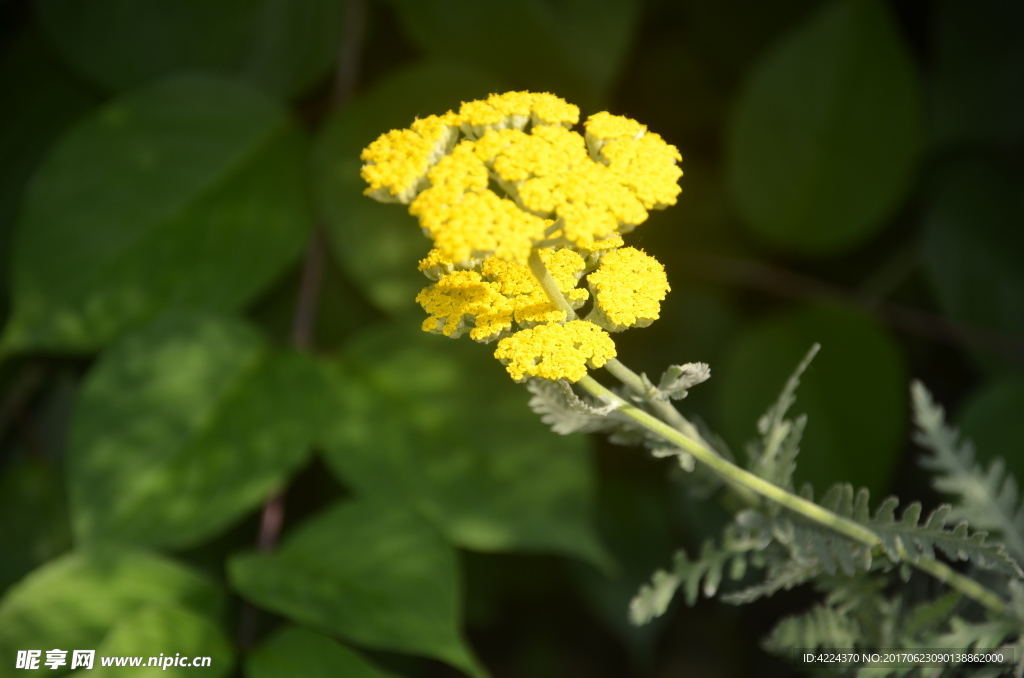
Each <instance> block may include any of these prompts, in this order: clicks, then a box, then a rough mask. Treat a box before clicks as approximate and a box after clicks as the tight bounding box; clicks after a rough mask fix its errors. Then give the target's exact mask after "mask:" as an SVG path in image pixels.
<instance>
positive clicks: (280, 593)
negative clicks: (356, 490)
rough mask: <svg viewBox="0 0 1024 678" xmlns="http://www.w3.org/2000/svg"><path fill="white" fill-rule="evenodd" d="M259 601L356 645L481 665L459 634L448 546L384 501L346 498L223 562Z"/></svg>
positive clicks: (469, 667)
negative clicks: (267, 551)
mask: <svg viewBox="0 0 1024 678" xmlns="http://www.w3.org/2000/svg"><path fill="white" fill-rule="evenodd" d="M228 573H229V576H230V579H231V583H232V585H233V586H234V587H235V588H236V589H237V590H238V591H239V592H241V594H242V595H243V596H245V597H246V598H247V599H249V600H251V601H252V602H254V603H256V604H257V605H259V606H260V607H263V608H266V609H268V610H272V611H274V612H277V613H279V614H282V615H285V616H286V617H288V618H290V619H292V620H294V621H296V622H299V623H301V624H304V625H307V626H310V627H312V628H314V629H317V630H320V631H323V632H324V633H330V634H335V635H339V636H342V637H344V638H346V639H349V640H351V641H353V642H355V643H358V644H360V645H365V646H367V647H371V648H374V649H378V650H391V651H395V652H403V653H408V654H418V655H424V656H428V657H436V658H438V659H442V660H444V661H446V662H448V663H449V664H451V665H452V666H456V667H458V668H460V669H462V670H464V671H466V672H467V673H469V674H471V675H474V676H482V675H484V672H483V670H482V669H481V668H480V667H479V666H478V665H477V663H476V661H475V660H474V659H473V657H472V655H471V654H470V651H469V650H468V649H467V647H466V645H465V643H464V642H463V640H462V639H461V638H460V636H459V632H458V625H459V620H458V611H459V573H458V565H457V562H456V560H455V552H454V551H453V550H452V548H451V547H450V546H448V544H447V543H445V541H444V540H443V539H442V538H441V536H440V535H439V534H438V533H437V532H436V531H435V530H434V528H433V527H431V525H430V524H429V523H427V522H426V521H425V520H423V519H422V518H420V517H419V516H417V515H415V514H414V513H411V512H409V511H407V510H405V509H404V508H403V507H401V506H398V505H395V504H393V503H390V502H386V501H381V502H379V503H378V502H374V503H369V502H346V503H344V504H341V505H338V506H335V507H333V508H330V509H327V510H326V511H324V512H323V513H321V514H319V515H318V516H316V517H315V518H313V519H312V520H311V521H309V522H307V523H305V524H303V525H302V526H301V527H299V528H298V529H297V530H296V531H295V532H294V533H292V534H291V535H289V536H288V538H287V539H286V540H285V542H284V544H283V545H282V547H281V548H279V549H278V550H277V551H276V552H274V553H273V554H272V555H263V554H245V555H239V556H236V557H234V558H232V559H231V560H230V561H229V563H228Z"/></svg>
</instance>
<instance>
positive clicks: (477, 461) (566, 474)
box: [323, 323, 610, 569]
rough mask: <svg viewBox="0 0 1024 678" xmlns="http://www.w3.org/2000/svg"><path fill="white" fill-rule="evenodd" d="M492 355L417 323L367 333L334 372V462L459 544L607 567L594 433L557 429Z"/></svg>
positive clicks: (328, 456)
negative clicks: (597, 526)
mask: <svg viewBox="0 0 1024 678" xmlns="http://www.w3.org/2000/svg"><path fill="white" fill-rule="evenodd" d="M474 349H476V350H474ZM487 353H488V352H487V350H486V349H483V350H481V347H479V346H476V345H473V346H468V347H467V346H465V345H460V344H457V343H455V342H448V341H442V340H439V339H438V338H437V337H434V336H430V335H426V334H424V333H423V332H421V331H419V328H418V327H416V324H415V323H394V324H392V325H390V326H385V327H382V328H379V329H374V330H369V331H367V332H365V333H363V334H362V335H360V336H357V337H356V338H355V339H354V340H353V342H352V344H351V345H350V347H349V349H348V350H347V351H346V352H345V353H344V354H343V356H342V360H341V361H340V362H339V363H338V364H337V365H336V368H335V370H334V373H333V377H334V389H335V393H336V398H337V399H338V409H337V411H338V415H337V416H336V417H335V419H334V420H333V422H332V424H331V425H330V427H329V428H328V429H327V431H326V433H325V436H324V440H323V447H324V453H325V460H326V461H327V463H328V465H329V466H330V467H331V469H332V470H333V471H335V473H337V474H338V476H339V478H340V479H341V480H342V481H343V482H344V483H346V484H349V485H351V486H352V487H353V489H354V490H355V491H356V493H357V494H359V495H360V496H366V497H367V498H369V497H387V498H388V500H389V501H392V502H395V503H396V504H401V505H404V506H407V507H409V508H410V509H412V510H414V511H417V512H419V513H420V514H421V515H423V516H424V517H426V518H427V519H428V520H429V521H430V522H431V523H433V524H434V525H435V526H436V528H437V529H438V530H440V532H441V533H442V534H444V535H445V536H446V537H447V538H448V539H449V540H450V541H451V542H452V543H453V544H455V545H458V546H462V547H464V548H469V549H474V550H480V551H533V552H546V553H560V554H564V555H571V556H576V557H579V558H583V559H585V560H588V561H590V562H591V563H592V564H595V565H597V566H598V567H600V568H606V569H607V568H608V567H609V566H610V560H609V556H608V555H607V553H606V551H605V550H604V548H603V547H602V546H601V544H600V543H599V541H598V540H597V537H596V535H595V533H594V528H593V523H592V520H593V517H592V511H593V502H594V492H595V489H594V479H593V470H592V468H591V466H590V459H589V454H588V452H589V450H588V447H589V445H588V441H587V440H586V439H585V438H583V437H582V436H579V435H572V436H556V435H554V434H552V433H551V432H550V431H548V430H547V427H545V426H544V425H543V424H542V423H541V422H539V421H538V420H537V417H536V416H535V415H534V414H533V413H532V412H530V410H529V408H528V407H527V401H528V400H529V394H528V393H526V392H525V391H524V390H522V389H519V388H516V387H515V386H514V385H513V384H511V383H510V382H509V381H508V378H507V376H506V375H505V374H504V371H503V370H502V369H501V366H500V365H497V364H495V363H494V361H493V360H492V359H491V358H490V356H488V355H487Z"/></svg>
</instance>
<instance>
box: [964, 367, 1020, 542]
mask: <svg viewBox="0 0 1024 678" xmlns="http://www.w3.org/2000/svg"><path fill="white" fill-rule="evenodd" d="M1021 412H1024V375H1020V374H1005V375H1003V376H1001V377H999V378H997V379H993V380H991V381H989V382H988V383H986V384H983V385H982V387H981V388H980V389H979V390H978V391H976V392H974V393H973V394H971V396H970V398H968V400H967V402H966V403H965V404H964V405H963V408H962V409H961V411H960V417H959V420H960V429H961V430H962V431H963V434H964V437H966V438H969V439H971V440H973V441H974V447H975V450H976V451H977V454H978V459H979V460H981V461H985V462H991V461H992V460H993V459H995V458H996V457H1000V458H1002V459H1003V460H1004V461H1005V462H1006V468H1007V470H1008V471H1009V472H1010V473H1011V474H1012V475H1013V476H1014V477H1015V478H1017V479H1018V480H1020V479H1022V478H1024V454H1021V451H1022V450H1024V419H1022V418H1021V416H1020V413H1021ZM1021 536H1022V537H1024V535H1021Z"/></svg>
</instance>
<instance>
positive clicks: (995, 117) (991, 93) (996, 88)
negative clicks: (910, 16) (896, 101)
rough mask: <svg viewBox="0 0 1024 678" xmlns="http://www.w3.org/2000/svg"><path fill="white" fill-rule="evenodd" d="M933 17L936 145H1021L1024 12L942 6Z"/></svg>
mask: <svg viewBox="0 0 1024 678" xmlns="http://www.w3.org/2000/svg"><path fill="white" fill-rule="evenodd" d="M934 11H935V20H934V23H933V26H934V37H933V40H934V45H935V74H934V77H933V80H932V83H931V85H932V87H931V95H932V96H931V100H932V107H931V112H932V122H933V126H932V127H933V129H932V132H933V136H934V139H935V142H936V143H937V144H940V145H950V144H956V143H963V142H977V141H981V142H997V143H1013V142H1015V141H1018V142H1019V141H1020V140H1021V139H1022V137H1024V83H1022V82H1021V77H1020V74H1021V72H1022V69H1024V6H1021V4H1020V3H1019V2H1016V1H1015V0H988V2H957V0H942V1H941V2H938V3H936V9H935V10H934Z"/></svg>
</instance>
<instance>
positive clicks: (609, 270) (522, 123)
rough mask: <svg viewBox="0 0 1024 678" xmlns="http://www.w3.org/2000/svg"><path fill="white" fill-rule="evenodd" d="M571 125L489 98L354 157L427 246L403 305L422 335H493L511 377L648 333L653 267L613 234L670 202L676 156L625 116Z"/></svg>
mask: <svg viewBox="0 0 1024 678" xmlns="http://www.w3.org/2000/svg"><path fill="white" fill-rule="evenodd" d="M578 122H579V109H578V108H577V107H576V106H573V105H572V104H569V103H567V102H565V101H564V100H562V99H560V98H558V97H556V96H554V95H552V94H545V93H531V92H507V93H505V94H493V95H491V96H489V97H488V98H487V99H483V100H479V101H470V102H465V103H463V104H462V106H461V108H460V109H459V111H458V113H454V112H452V111H449V112H447V113H445V114H444V115H432V116H429V117H426V118H423V119H421V120H416V121H415V122H413V124H412V125H411V126H410V127H409V128H408V129H404V130H392V131H390V132H388V133H386V134H383V135H381V136H380V137H379V138H378V139H377V140H376V141H374V142H373V143H371V144H370V145H369V146H368V147H367V148H366V149H365V150H364V151H363V153H362V160H363V161H364V165H363V169H362V175H363V178H364V179H365V180H366V182H367V184H368V188H367V189H366V194H367V195H369V196H371V197H373V198H375V199H377V200H381V201H384V202H399V203H403V204H406V205H408V206H409V212H410V214H412V215H413V216H415V217H417V218H418V220H419V223H420V227H421V228H422V229H423V231H424V233H425V234H426V235H427V236H429V237H430V238H431V239H432V240H433V241H434V249H433V250H431V251H430V253H429V254H428V255H427V257H426V258H425V259H423V261H421V262H420V267H419V268H420V270H421V271H422V272H423V273H424V274H425V275H426V276H427V277H428V278H429V279H430V280H432V281H433V283H432V284H430V285H428V286H427V287H426V288H425V289H424V290H423V291H421V292H420V294H419V295H418V296H417V297H416V301H417V302H418V303H419V304H420V305H421V306H422V307H423V308H424V310H426V312H427V314H428V318H427V319H426V320H425V321H424V322H423V329H424V330H425V331H428V332H435V333H438V334H443V335H445V336H448V337H458V336H460V335H462V334H464V333H466V332H468V333H469V335H470V337H471V338H473V339H475V340H477V341H485V342H489V341H495V340H498V346H497V350H496V351H495V357H496V358H498V359H499V360H501V361H502V362H503V363H504V364H505V365H506V368H507V369H508V372H509V374H511V375H512V377H513V378H514V379H515V380H516V381H522V380H525V379H528V378H531V377H536V378H542V379H553V380H555V379H568V380H570V381H578V380H579V379H581V378H582V377H583V376H584V375H585V374H586V371H587V369H588V368H596V367H601V366H602V365H604V364H605V363H606V362H607V361H608V360H609V359H611V358H614V357H615V344H614V342H613V341H612V339H611V337H610V336H609V335H608V331H612V332H618V331H621V330H624V329H626V328H628V327H644V326H646V325H649V324H650V323H651V322H653V321H654V320H655V319H657V317H658V314H659V310H660V303H661V301H662V300H663V299H664V298H665V294H666V293H667V292H668V291H669V287H668V280H667V278H666V276H665V271H664V268H663V267H662V266H661V264H659V263H658V262H657V261H655V260H654V259H653V258H652V257H650V256H648V255H646V254H644V253H643V252H641V251H639V250H636V249H633V248H628V247H623V241H622V237H621V234H623V233H628V232H629V231H631V230H632V229H633V228H635V227H636V226H637V225H638V224H640V223H642V222H644V221H645V220H646V219H647V216H648V212H649V211H650V210H652V209H662V208H664V207H667V206H669V205H672V204H675V201H676V197H677V196H678V195H679V185H678V181H679V178H680V177H681V176H682V171H681V170H680V169H679V167H678V163H679V162H680V161H681V160H682V157H681V156H680V155H679V151H678V150H676V148H675V147H674V146H672V145H670V144H668V143H666V142H665V141H664V140H663V139H662V138H661V137H660V136H658V135H657V134H654V133H652V132H648V131H647V128H646V127H645V126H644V125H641V124H640V123H638V122H636V121H635V120H630V119H629V118H625V117H622V116H616V115H611V114H610V113H598V114H596V115H592V116H590V118H588V119H587V120H586V121H585V123H584V135H580V134H579V133H577V132H574V131H572V127H573V125H575V124H577V123H578ZM535 251H536V254H533V253H534V252H535ZM531 257H532V258H531ZM537 257H539V260H540V261H539V262H538V261H537ZM528 261H529V262H532V264H530V265H528ZM540 264H543V266H542V268H543V269H546V271H547V273H546V274H545V275H543V276H541V278H543V279H544V280H545V281H546V282H544V283H542V282H541V280H540V279H538V277H537V276H538V270H539V269H538V268H537V267H538V266H540ZM584 276H586V277H587V278H588V286H589V292H588V290H587V289H586V288H581V287H579V286H578V284H579V281H580V280H581V279H582V278H583V277H584ZM556 288H557V291H556ZM559 295H561V297H562V299H558V297H559ZM591 296H592V297H593V309H592V311H591V312H590V314H589V316H588V317H587V318H585V319H582V320H580V319H577V318H576V316H575V313H574V311H575V310H576V309H579V308H581V307H582V306H583V305H584V304H585V303H586V302H587V301H588V300H589V299H590V298H591ZM552 299H555V300H557V301H558V303H554V302H553V301H552ZM563 301H564V303H563ZM570 309H571V310H570ZM515 326H518V330H515V329H514V328H515Z"/></svg>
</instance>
